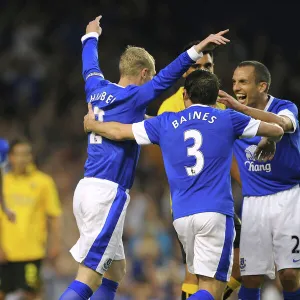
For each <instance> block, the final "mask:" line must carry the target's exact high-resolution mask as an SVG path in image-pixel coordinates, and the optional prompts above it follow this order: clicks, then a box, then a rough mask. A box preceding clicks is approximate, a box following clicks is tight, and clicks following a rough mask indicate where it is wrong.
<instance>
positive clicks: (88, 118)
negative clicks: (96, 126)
mask: <svg viewBox="0 0 300 300" xmlns="http://www.w3.org/2000/svg"><path fill="white" fill-rule="evenodd" d="M93 122H95V114H94V112H93V107H92V104H91V103H89V104H88V113H87V114H86V115H85V116H84V121H83V127H84V131H85V133H88V132H91V131H93V130H92V126H93Z"/></svg>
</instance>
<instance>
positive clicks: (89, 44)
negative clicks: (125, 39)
mask: <svg viewBox="0 0 300 300" xmlns="http://www.w3.org/2000/svg"><path fill="white" fill-rule="evenodd" d="M98 37H99V35H98V33H96V32H90V33H88V34H86V35H84V36H83V37H82V38H81V42H82V47H83V48H82V76H83V79H84V81H85V93H86V95H89V94H90V93H91V92H93V91H94V90H95V89H97V88H98V86H99V83H100V82H101V81H102V80H103V79H104V76H103V73H102V71H101V70H100V66H99V61H98Z"/></svg>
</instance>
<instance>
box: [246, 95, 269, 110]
mask: <svg viewBox="0 0 300 300" xmlns="http://www.w3.org/2000/svg"><path fill="white" fill-rule="evenodd" d="M268 102H269V95H265V96H264V97H263V98H262V99H259V100H258V101H256V102H254V103H253V104H252V105H249V106H250V107H253V108H256V109H260V110H264V109H265V107H266V106H267V104H268Z"/></svg>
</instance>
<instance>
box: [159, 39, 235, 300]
mask: <svg viewBox="0 0 300 300" xmlns="http://www.w3.org/2000/svg"><path fill="white" fill-rule="evenodd" d="M197 43H198V41H194V42H191V43H189V44H188V45H186V47H185V48H184V50H186V49H189V48H190V47H192V46H193V45H195V44H197ZM198 69H203V70H207V71H209V72H212V73H213V72H214V62H213V53H212V52H204V53H203V56H202V57H201V58H200V59H198V60H197V61H196V62H195V64H193V65H192V66H191V67H190V68H189V69H188V70H187V71H186V73H185V74H184V75H183V77H186V76H187V75H189V74H190V73H192V72H193V71H195V70H198ZM216 107H217V108H219V109H225V108H226V107H225V106H224V105H223V104H221V103H219V102H217V104H216ZM184 109H185V107H184V102H183V87H180V88H179V89H178V91H177V92H176V93H175V94H173V95H172V96H171V97H169V98H168V99H166V100H165V101H164V102H163V103H162V105H161V106H160V108H159V110H158V115H160V114H162V113H164V112H179V111H181V110H184ZM235 175H238V174H235ZM234 178H235V179H236V176H234ZM235 231H236V237H235V241H234V264H233V268H232V275H231V278H230V281H229V282H228V283H227V287H226V289H225V292H224V297H223V299H224V300H225V299H228V298H229V296H230V295H231V293H232V292H233V291H234V290H235V289H237V288H238V287H239V286H240V280H241V275H240V267H239V244H240V232H241V223H240V220H239V218H238V217H237V216H235ZM178 241H179V240H178ZM179 244H180V248H181V251H182V258H183V263H184V264H185V265H186V259H185V257H186V255H185V252H184V249H183V247H182V245H181V243H180V242H179ZM197 291H198V279H197V277H196V275H193V274H191V273H189V272H188V270H187V267H186V268H185V278H184V282H183V284H182V298H181V299H182V300H185V299H187V298H188V297H190V296H191V295H192V294H194V293H196V292H197Z"/></svg>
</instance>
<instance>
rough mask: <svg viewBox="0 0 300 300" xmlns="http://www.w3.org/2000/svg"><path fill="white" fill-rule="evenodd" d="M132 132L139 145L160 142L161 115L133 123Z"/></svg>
mask: <svg viewBox="0 0 300 300" xmlns="http://www.w3.org/2000/svg"><path fill="white" fill-rule="evenodd" d="M132 132H133V135H134V137H135V140H136V142H137V143H138V144H139V145H149V144H157V145H158V144H159V139H160V117H153V118H151V119H148V120H145V121H142V122H139V123H134V124H132Z"/></svg>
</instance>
